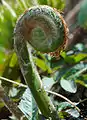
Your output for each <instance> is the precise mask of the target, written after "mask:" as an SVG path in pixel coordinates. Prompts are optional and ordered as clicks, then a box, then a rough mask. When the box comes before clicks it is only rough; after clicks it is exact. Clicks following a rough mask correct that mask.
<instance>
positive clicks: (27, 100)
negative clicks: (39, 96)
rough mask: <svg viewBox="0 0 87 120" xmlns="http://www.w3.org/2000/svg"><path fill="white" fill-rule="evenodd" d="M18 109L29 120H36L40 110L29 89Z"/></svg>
mask: <svg viewBox="0 0 87 120" xmlns="http://www.w3.org/2000/svg"><path fill="white" fill-rule="evenodd" d="M18 107H19V109H20V110H21V111H22V112H23V113H24V115H25V116H26V117H27V118H28V120H36V118H35V116H36V114H37V111H38V110H37V106H36V103H35V101H34V98H33V97H32V95H31V92H30V89H29V88H27V89H26V90H25V92H24V94H23V96H22V99H21V101H20V103H19V105H18Z"/></svg>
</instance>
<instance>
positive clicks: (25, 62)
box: [14, 32, 59, 120]
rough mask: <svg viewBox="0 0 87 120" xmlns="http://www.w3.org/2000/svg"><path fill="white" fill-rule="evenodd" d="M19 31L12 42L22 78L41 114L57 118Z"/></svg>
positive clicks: (53, 119) (54, 119) (55, 119)
mask: <svg viewBox="0 0 87 120" xmlns="http://www.w3.org/2000/svg"><path fill="white" fill-rule="evenodd" d="M21 38H23V37H22V36H21V35H20V33H19V32H18V33H16V34H15V38H14V40H15V41H14V42H15V43H14V44H15V46H14V47H15V50H16V53H17V56H18V60H19V65H20V68H21V72H22V74H23V76H24V79H25V81H26V83H27V85H28V87H29V88H30V90H31V92H32V94H33V96H34V98H35V100H36V103H37V105H38V107H39V109H40V110H41V112H42V114H43V115H44V116H45V117H46V118H51V119H52V120H59V117H58V114H57V111H56V110H55V108H54V105H53V104H52V102H51V101H50V99H49V97H48V95H47V93H46V91H45V90H44V87H43V85H42V81H41V79H40V76H39V74H38V72H37V70H36V67H35V65H34V63H33V60H32V55H31V49H29V48H28V46H27V45H28V43H26V42H25V41H24V40H23V39H21Z"/></svg>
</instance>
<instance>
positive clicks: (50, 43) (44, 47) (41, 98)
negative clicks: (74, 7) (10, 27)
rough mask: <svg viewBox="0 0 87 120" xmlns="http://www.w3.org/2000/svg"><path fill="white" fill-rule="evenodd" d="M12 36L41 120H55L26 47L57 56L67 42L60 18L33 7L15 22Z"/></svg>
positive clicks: (65, 31) (45, 9)
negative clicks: (49, 119) (43, 118)
mask: <svg viewBox="0 0 87 120" xmlns="http://www.w3.org/2000/svg"><path fill="white" fill-rule="evenodd" d="M14 34H15V35H14V48H15V51H16V53H17V56H18V60H19V65H20V68H21V71H22V74H23V76H24V79H25V81H26V82H27V84H28V86H29V88H30V90H31V92H32V94H33V96H34V98H35V100H36V102H37V104H38V107H39V108H40V110H41V112H42V114H43V115H44V116H45V117H47V118H49V117H51V118H52V120H58V119H59V118H58V115H57V112H56V110H55V108H54V106H53V104H52V103H51V101H50V99H49V97H48V96H47V94H46V92H45V90H44V88H43V85H42V82H41V79H40V77H39V74H38V72H37V70H36V68H35V65H34V63H33V60H32V55H31V49H30V48H29V47H28V45H29V44H31V46H32V47H33V48H34V49H36V50H37V51H40V52H42V53H50V54H51V55H52V56H57V54H58V53H59V51H61V49H63V47H64V45H65V43H66V39H67V27H66V24H65V22H64V20H63V18H62V17H61V15H60V14H59V12H57V11H56V10H55V9H53V8H51V7H48V6H35V7H32V8H30V9H29V10H27V11H26V12H25V13H24V14H23V15H22V16H21V17H20V18H19V19H18V21H17V24H16V27H15V30H14ZM28 43H29V44H28Z"/></svg>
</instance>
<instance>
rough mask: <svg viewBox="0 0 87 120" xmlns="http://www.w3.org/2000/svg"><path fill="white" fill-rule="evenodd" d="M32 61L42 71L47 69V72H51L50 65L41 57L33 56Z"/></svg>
mask: <svg viewBox="0 0 87 120" xmlns="http://www.w3.org/2000/svg"><path fill="white" fill-rule="evenodd" d="M34 61H35V63H36V65H37V66H38V67H39V68H41V69H42V70H43V71H47V72H48V73H52V70H51V68H50V66H49V65H48V64H47V63H46V62H45V61H44V60H42V59H39V58H36V57H34Z"/></svg>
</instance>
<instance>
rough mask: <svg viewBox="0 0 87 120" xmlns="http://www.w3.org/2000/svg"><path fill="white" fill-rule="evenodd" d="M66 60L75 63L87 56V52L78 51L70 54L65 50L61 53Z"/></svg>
mask: <svg viewBox="0 0 87 120" xmlns="http://www.w3.org/2000/svg"><path fill="white" fill-rule="evenodd" d="M61 56H62V57H63V58H64V60H65V62H67V63H70V64H75V63H78V62H80V61H81V60H84V59H86V58H87V53H78V54H73V55H70V56H68V55H67V54H66V53H65V52H63V53H62V54H61Z"/></svg>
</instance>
